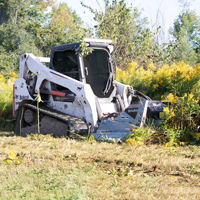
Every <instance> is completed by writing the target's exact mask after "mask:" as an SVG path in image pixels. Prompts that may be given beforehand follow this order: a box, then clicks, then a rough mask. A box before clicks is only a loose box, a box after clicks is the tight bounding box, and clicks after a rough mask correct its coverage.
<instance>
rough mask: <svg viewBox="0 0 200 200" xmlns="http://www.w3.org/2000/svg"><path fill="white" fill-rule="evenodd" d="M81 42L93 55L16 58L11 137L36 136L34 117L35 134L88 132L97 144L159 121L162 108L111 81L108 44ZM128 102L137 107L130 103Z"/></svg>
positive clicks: (62, 51)
mask: <svg viewBox="0 0 200 200" xmlns="http://www.w3.org/2000/svg"><path fill="white" fill-rule="evenodd" d="M85 42H86V44H87V48H91V49H92V52H91V53H89V54H88V55H87V56H86V57H83V56H81V55H80V54H78V51H79V50H80V49H79V46H80V43H72V44H64V45H60V46H56V47H54V48H53V49H52V53H51V58H50V59H49V58H43V57H35V56H34V55H33V54H28V53H26V54H23V55H21V57H20V75H19V79H17V80H16V81H15V84H14V87H13V115H14V117H15V120H16V126H15V134H16V135H21V136H26V135H27V134H31V133H36V132H37V131H38V113H39V126H40V132H41V133H42V134H53V135H54V136H56V137H61V136H71V135H74V134H80V135H87V134H88V131H89V132H90V133H91V134H92V135H93V136H94V137H96V138H97V139H103V138H123V137H124V135H126V134H129V133H130V132H131V130H132V129H134V128H137V127H141V126H143V124H144V123H145V121H146V118H153V119H154V120H155V121H156V122H157V123H158V122H159V121H160V120H161V119H160V117H159V113H161V112H162V111H163V107H164V106H165V105H164V104H163V103H162V102H159V101H152V100H151V99H150V98H149V97H147V96H145V95H144V94H142V93H141V92H139V91H136V90H133V88H132V87H131V86H129V85H124V84H122V83H119V82H117V81H116V80H115V78H114V77H115V69H116V66H115V62H114V60H113V55H114V45H113V43H112V41H111V40H103V39H85ZM45 62H49V67H46V66H45V65H44V64H45ZM43 63H44V64H43ZM38 94H40V96H41V99H42V102H41V103H40V104H39V107H38V106H37V102H36V100H35V99H36V97H37V95H38ZM132 97H137V98H139V99H140V101H139V102H134V103H131V101H132ZM38 111H39V112H38Z"/></svg>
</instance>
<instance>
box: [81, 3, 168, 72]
mask: <svg viewBox="0 0 200 200" xmlns="http://www.w3.org/2000/svg"><path fill="white" fill-rule="evenodd" d="M104 2H105V12H103V11H96V10H94V9H93V8H92V7H90V6H87V5H85V4H84V3H83V2H82V5H83V6H84V7H86V8H88V9H89V10H90V11H91V13H93V14H94V20H95V21H96V22H97V24H98V25H96V26H95V28H96V31H97V36H98V37H99V38H110V39H112V40H113V42H114V44H115V47H116V50H115V54H116V61H117V65H118V67H122V68H126V66H127V63H128V62H131V61H132V60H134V61H137V62H138V63H139V64H140V65H143V66H145V67H146V66H147V65H148V64H149V63H151V62H152V61H153V62H154V63H163V62H164V61H165V62H167V61H168V60H170V58H169V55H168V53H169V51H168V50H169V48H167V45H166V44H163V45H159V44H158V43H157V42H156V41H155V40H154V37H155V36H156V35H157V34H158V33H159V30H160V27H159V28H158V29H157V30H156V31H155V32H154V33H153V32H152V31H151V30H150V29H149V28H148V27H147V25H148V21H147V19H146V18H141V13H140V12H139V11H138V9H137V8H132V7H128V6H127V4H126V2H125V0H120V1H117V0H112V2H111V3H110V1H108V0H104Z"/></svg>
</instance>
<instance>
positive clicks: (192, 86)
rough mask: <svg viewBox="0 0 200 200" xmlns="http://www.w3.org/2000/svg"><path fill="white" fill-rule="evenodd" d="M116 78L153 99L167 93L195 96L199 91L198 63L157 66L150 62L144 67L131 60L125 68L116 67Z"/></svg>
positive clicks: (199, 69)
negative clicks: (193, 64)
mask: <svg viewBox="0 0 200 200" xmlns="http://www.w3.org/2000/svg"><path fill="white" fill-rule="evenodd" d="M117 79H118V81H121V82H123V83H125V84H129V85H132V86H133V87H134V89H137V90H139V91H141V92H144V93H145V94H146V95H148V96H149V97H151V98H153V99H161V97H162V96H163V97H164V98H166V96H167V95H168V94H169V93H172V94H175V95H176V96H179V97H182V96H184V94H185V93H187V94H189V93H192V94H193V95H194V96H196V95H198V94H199V93H200V87H199V86H200V64H198V65H196V67H191V66H189V65H186V64H185V63H183V62H179V64H178V65H176V64H173V65H171V66H169V65H164V66H163V67H161V68H157V67H156V66H154V65H153V63H151V64H149V65H148V66H147V68H146V69H144V68H143V67H139V66H138V65H137V63H136V62H132V63H129V68H128V69H127V70H125V71H122V70H120V69H118V73H117Z"/></svg>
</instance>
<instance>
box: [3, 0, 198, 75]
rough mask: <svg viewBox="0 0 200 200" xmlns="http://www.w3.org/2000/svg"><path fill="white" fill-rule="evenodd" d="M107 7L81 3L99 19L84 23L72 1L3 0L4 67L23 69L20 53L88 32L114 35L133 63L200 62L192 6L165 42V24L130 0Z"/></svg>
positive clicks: (39, 51)
mask: <svg viewBox="0 0 200 200" xmlns="http://www.w3.org/2000/svg"><path fill="white" fill-rule="evenodd" d="M104 3H105V9H104V10H101V11H97V10H95V9H93V8H92V7H91V6H89V5H85V4H84V3H81V4H82V6H84V7H86V8H88V9H89V10H90V12H91V13H93V15H94V20H95V21H96V22H97V25H95V27H93V28H94V29H95V35H94V32H93V31H92V27H91V28H88V27H84V23H83V21H82V20H81V18H80V17H79V16H78V15H77V13H76V12H75V11H73V10H71V9H70V8H69V7H68V6H67V4H65V3H62V4H59V5H58V6H56V2H55V0H0V73H2V74H6V73H8V72H10V71H17V70H18V68H19V65H18V63H19V56H20V55H21V54H23V53H25V52H27V53H33V54H34V55H37V56H50V53H51V49H52V48H53V47H54V46H56V45H60V44H66V43H71V42H79V41H82V40H83V38H84V37H98V38H109V39H112V40H113V42H114V44H115V47H116V51H115V54H116V61H117V66H118V67H121V68H122V69H125V68H127V66H128V63H129V62H131V61H137V62H138V64H139V66H144V68H145V67H147V65H148V64H149V63H151V62H153V63H154V64H155V65H156V66H158V67H159V66H161V65H163V64H172V63H173V62H179V61H184V62H185V63H187V64H190V65H192V66H194V65H195V64H196V63H200V17H199V16H198V15H197V14H196V13H195V12H194V11H190V10H189V9H186V10H184V11H182V12H181V13H180V14H179V15H178V17H177V18H176V20H175V21H174V24H173V29H172V31H171V34H172V35H173V40H172V41H169V42H168V43H163V44H160V43H159V42H158V41H157V40H156V36H157V34H159V31H160V28H161V27H158V28H157V29H156V31H154V32H153V31H152V30H151V29H150V28H149V26H148V19H147V18H142V17H141V13H140V12H139V11H138V9H137V8H134V7H129V6H127V4H126V2H125V0H120V1H117V0H112V1H109V0H104Z"/></svg>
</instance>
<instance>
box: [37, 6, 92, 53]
mask: <svg viewBox="0 0 200 200" xmlns="http://www.w3.org/2000/svg"><path fill="white" fill-rule="evenodd" d="M82 24H83V22H82V20H81V19H80V17H78V16H77V14H76V13H75V12H74V11H71V10H70V9H69V8H68V6H67V4H60V5H59V7H58V8H57V7H54V8H53V12H52V17H51V19H50V20H49V24H48V26H47V27H46V29H45V31H44V32H43V33H41V36H40V37H42V38H43V40H42V46H43V51H44V52H45V55H50V52H51V49H52V48H53V47H54V46H56V45H60V44H66V43H71V42H78V41H80V40H81V38H82V37H84V36H89V35H90V31H89V30H87V29H85V28H83V26H82Z"/></svg>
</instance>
